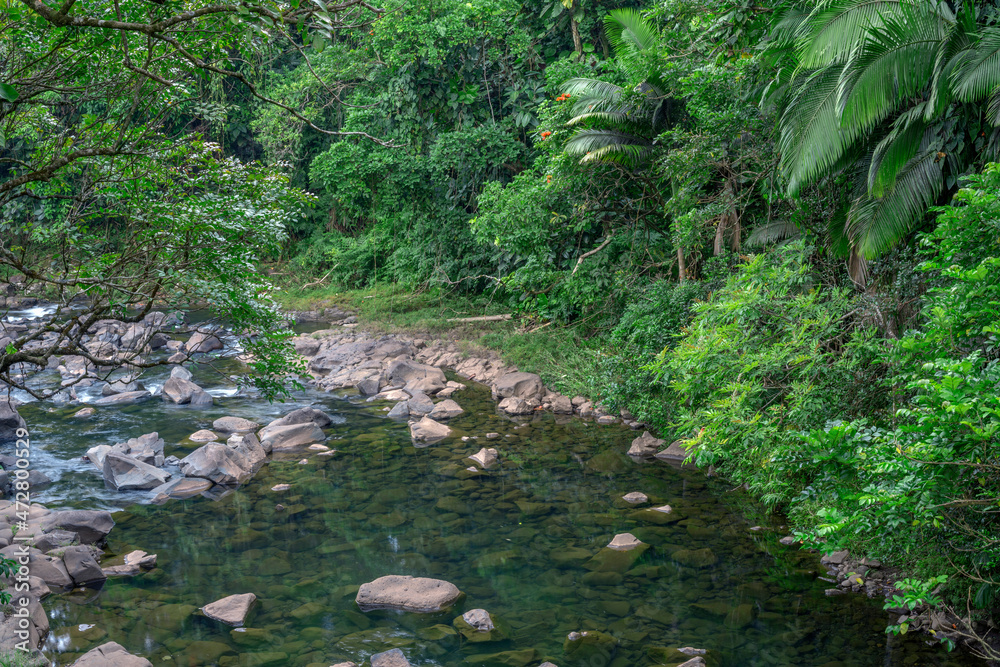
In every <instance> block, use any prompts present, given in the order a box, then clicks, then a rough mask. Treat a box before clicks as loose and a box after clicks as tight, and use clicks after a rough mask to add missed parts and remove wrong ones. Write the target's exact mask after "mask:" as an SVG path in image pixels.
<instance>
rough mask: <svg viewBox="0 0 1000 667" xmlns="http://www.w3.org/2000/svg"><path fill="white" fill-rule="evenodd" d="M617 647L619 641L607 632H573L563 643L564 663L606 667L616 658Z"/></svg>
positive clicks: (587, 666) (588, 666)
mask: <svg viewBox="0 0 1000 667" xmlns="http://www.w3.org/2000/svg"><path fill="white" fill-rule="evenodd" d="M617 646H618V640H617V639H615V638H614V637H613V636H611V635H609V634H607V633H606V632H601V631H599V630H584V631H583V632H571V633H569V635H568V636H567V637H566V641H564V642H563V652H564V653H565V654H566V658H565V660H564V662H566V663H567V664H568V665H571V666H573V665H580V666H586V667H604V666H605V665H608V664H610V663H611V661H612V659H613V658H614V657H615V649H616V648H617ZM560 667H561V666H560Z"/></svg>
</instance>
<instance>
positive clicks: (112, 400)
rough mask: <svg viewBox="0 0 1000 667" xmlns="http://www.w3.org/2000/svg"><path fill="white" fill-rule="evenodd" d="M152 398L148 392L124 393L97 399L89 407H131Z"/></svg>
mask: <svg viewBox="0 0 1000 667" xmlns="http://www.w3.org/2000/svg"><path fill="white" fill-rule="evenodd" d="M152 397H153V395H152V394H150V393H149V392H148V391H126V392H124V393H121V394H115V395H114V396H105V397H104V398H99V399H97V400H96V401H94V402H92V403H91V405H96V406H98V407H104V406H108V405H131V404H133V403H142V402H143V401H148V400H149V399H151V398H152Z"/></svg>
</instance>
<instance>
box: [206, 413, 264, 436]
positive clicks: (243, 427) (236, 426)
mask: <svg viewBox="0 0 1000 667" xmlns="http://www.w3.org/2000/svg"><path fill="white" fill-rule="evenodd" d="M212 428H213V429H214V430H216V431H219V432H220V433H252V432H253V431H256V430H258V429H259V428H260V424H258V423H257V422H252V421H250V420H249V419H243V417H219V418H218V419H216V420H215V421H214V422H212Z"/></svg>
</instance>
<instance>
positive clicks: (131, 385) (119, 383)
mask: <svg viewBox="0 0 1000 667" xmlns="http://www.w3.org/2000/svg"><path fill="white" fill-rule="evenodd" d="M145 390H146V385H144V384H143V383H141V382H137V381H132V382H126V381H124V380H114V381H113V382H109V383H107V384H106V385H104V386H103V387H102V388H101V396H114V395H115V394H124V393H125V392H128V391H145Z"/></svg>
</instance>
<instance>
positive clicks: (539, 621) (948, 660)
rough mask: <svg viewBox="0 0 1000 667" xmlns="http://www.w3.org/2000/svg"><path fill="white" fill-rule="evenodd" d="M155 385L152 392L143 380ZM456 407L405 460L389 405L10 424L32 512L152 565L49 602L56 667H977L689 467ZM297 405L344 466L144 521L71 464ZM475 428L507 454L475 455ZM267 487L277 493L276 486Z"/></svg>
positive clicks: (145, 514)
mask: <svg viewBox="0 0 1000 667" xmlns="http://www.w3.org/2000/svg"><path fill="white" fill-rule="evenodd" d="M226 363H232V362H223V364H222V367H221V370H220V371H212V370H209V369H200V370H198V371H197V377H196V379H197V380H198V381H199V383H200V384H201V385H202V386H204V387H206V388H209V389H213V390H215V391H214V392H213V393H215V394H216V395H217V396H223V395H226V394H232V393H234V389H233V385H232V383H231V382H230V381H229V378H228V376H227V373H229V372H235V367H232V368H227V367H226ZM163 375H165V374H163V373H162V371H161V374H160V375H157V374H153V375H152V376H150V377H147V378H144V380H145V381H146V382H147V385H156V384H157V382H160V383H162V380H163ZM455 399H456V400H457V401H458V402H459V403H460V404H461V405H462V406H463V407H464V408H465V409H466V412H465V414H464V415H462V416H461V417H459V418H456V419H455V420H453V423H452V426H453V427H454V429H455V432H454V435H455V437H453V438H450V439H447V440H445V441H443V442H440V443H437V444H434V445H431V446H429V447H425V448H419V449H417V448H414V447H413V446H412V445H411V443H410V438H409V432H408V429H407V426H406V424H405V423H396V422H392V421H390V420H388V419H387V418H385V416H384V412H383V408H384V407H386V406H385V405H380V404H373V403H366V402H364V401H362V400H361V399H360V398H358V397H357V396H353V397H352V396H335V395H331V394H323V393H317V392H309V393H304V394H301V395H299V396H297V397H296V400H295V401H293V402H290V403H285V404H268V403H266V402H263V401H259V400H256V399H254V398H253V397H252V396H240V395H233V396H228V397H224V398H220V399H219V400H217V404H216V406H215V407H214V408H212V409H208V410H198V409H192V408H189V407H186V406H175V405H172V404H167V403H163V402H162V401H160V400H159V399H153V400H151V401H149V402H146V403H142V404H139V405H134V406H128V407H123V408H99V409H98V413H97V415H95V416H94V417H92V418H90V419H87V420H80V419H74V418H72V417H71V416H70V415H72V413H73V412H75V411H76V410H78V409H79V407H80V406H79V405H74V406H66V407H53V406H51V404H39V403H33V404H29V405H26V406H23V407H22V410H21V411H22V414H23V415H24V417H25V418H26V419H27V420H28V422H29V424H30V426H31V429H32V442H33V450H34V459H33V465H34V466H35V467H36V468H38V469H40V470H43V471H44V472H46V473H47V474H49V475H50V476H52V477H53V478H55V479H56V481H55V483H54V484H53V485H52V486H51V487H49V488H48V489H46V490H44V491H40V492H39V499H40V500H41V501H42V502H46V503H47V504H48V505H49V506H50V507H63V506H74V507H87V508H92V507H104V508H111V509H117V508H122V511H120V512H118V513H117V514H116V515H115V518H116V521H117V522H118V525H117V526H116V527H115V529H114V531H112V533H111V536H110V543H109V551H110V552H111V553H125V552H127V551H129V550H132V549H142V550H144V551H147V552H149V553H156V554H157V555H158V567H157V569H155V570H153V571H151V572H148V573H145V574H142V575H140V576H137V577H134V578H121V579H113V580H109V581H108V582H107V583H106V584H105V585H104V586H103V588H101V589H99V590H90V589H87V590H82V591H77V592H73V593H69V594H65V595H58V596H52V597H50V598H49V599H48V600H47V601H46V603H45V605H46V608H47V610H48V613H49V616H50V619H51V626H52V632H51V634H50V636H49V639H48V642H47V644H46V646H45V650H46V651H47V652H49V654H50V655H51V656H52V658H53V659H54V660H55V661H56V663H57V664H60V665H62V664H69V663H71V662H73V660H75V659H76V658H77V657H78V656H79V655H80V654H81V653H82V652H84V651H86V650H88V649H90V648H93V647H94V646H97V645H99V644H101V643H104V642H106V641H112V640H113V641H117V642H119V643H120V644H122V645H124V646H125V648H126V649H128V650H129V651H131V652H133V653H137V654H141V655H145V656H147V657H148V658H149V659H150V660H151V661H152V662H153V664H155V665H184V666H189V665H190V666H195V665H240V666H249V665H257V666H263V665H276V666H277V665H289V666H307V665H308V666H313V667H320V666H322V667H326V666H328V665H331V664H335V663H337V662H340V661H344V660H353V661H355V662H358V663H359V664H360V663H362V662H363V661H364V660H366V659H367V658H368V657H369V656H370V655H371V654H373V653H376V652H379V651H384V650H387V649H389V648H394V647H399V648H401V649H402V650H403V651H404V653H405V654H406V655H407V657H408V659H409V660H410V662H411V663H412V664H413V665H419V666H424V665H437V666H439V667H458V666H463V667H467V666H473V665H515V666H516V665H520V664H527V666H528V667H536V666H537V665H538V664H540V663H541V662H543V661H544V660H551V661H552V662H554V663H555V664H557V665H559V667H569V666H571V665H581V666H583V665H585V666H586V667H603V666H605V665H614V666H615V667H627V666H640V667H642V666H645V665H658V664H663V663H664V662H666V661H665V660H662V659H661V656H663V655H664V653H663V652H661V651H658V648H660V649H662V648H672V647H682V646H694V647H699V648H705V649H708V650H709V651H710V657H711V658H712V659H711V661H710V664H713V665H720V666H739V665H782V666H784V665H802V666H808V665H816V666H824V667H834V666H838V667H854V666H857V667H862V666H869V665H871V666H874V665H884V666H894V665H922V666H925V665H934V666H945V665H949V666H951V665H955V666H958V665H978V664H980V663H978V662H977V661H975V660H973V659H971V658H969V657H968V656H962V655H958V654H948V653H945V652H944V651H942V650H941V649H939V648H936V647H929V646H927V645H925V643H924V642H923V641H922V640H921V638H920V637H912V636H907V637H894V638H887V636H886V635H885V632H884V630H885V625H886V622H887V615H886V614H885V612H883V611H881V605H880V603H879V602H878V601H872V600H868V599H866V598H864V597H863V596H858V595H845V596H840V597H833V598H830V597H826V596H825V595H824V593H823V591H824V589H826V588H829V587H830V586H831V584H830V583H827V582H823V581H821V580H819V579H818V576H822V575H823V574H824V571H823V569H822V568H821V566H820V565H819V562H818V558H817V556H816V555H815V554H810V553H805V552H801V551H798V550H795V549H789V548H786V547H782V546H780V545H779V544H778V543H777V539H778V538H779V537H780V536H781V535H782V533H781V532H780V531H778V530H777V528H776V527H773V529H772V527H766V530H764V531H761V532H752V531H750V530H749V528H750V526H751V525H752V524H751V523H750V522H749V521H748V519H747V518H746V516H747V513H748V512H751V513H753V512H755V511H756V510H755V508H754V507H753V506H752V505H750V504H749V502H748V501H747V500H746V498H745V497H743V496H742V495H741V494H740V493H739V492H734V491H732V489H731V488H729V487H728V486H727V485H726V484H725V483H724V482H722V481H719V480H714V479H706V478H705V477H704V476H703V475H702V474H701V473H700V472H698V471H696V470H679V469H675V468H673V467H670V466H669V465H666V464H662V463H655V464H646V465H641V464H636V463H633V462H632V461H631V460H630V459H628V457H626V456H625V455H624V452H625V451H626V450H627V448H628V443H629V441H630V440H631V438H632V437H634V433H632V432H631V431H628V430H627V429H625V428H623V427H620V426H612V427H601V426H597V425H595V424H593V423H590V422H583V421H580V420H577V419H571V418H564V417H556V416H554V415H551V414H541V415H538V416H536V417H534V418H533V419H531V420H530V421H527V422H520V423H519V422H515V421H511V420H509V419H506V418H503V417H501V416H499V415H497V414H496V410H495V406H494V404H493V403H492V401H490V400H489V393H488V391H487V390H485V389H484V388H482V387H470V388H469V389H467V390H465V391H462V392H459V393H458V394H456V396H455ZM301 405H315V406H317V407H320V408H322V409H324V410H326V411H328V412H330V413H331V414H333V415H336V416H337V417H339V419H338V421H339V422H340V423H337V424H334V425H333V426H332V427H331V428H330V429H329V430H328V433H329V435H330V442H328V443H327V444H328V445H329V446H331V447H334V448H335V449H336V450H337V453H336V454H335V455H333V456H330V457H323V456H316V455H306V454H300V455H297V456H292V457H289V458H288V459H286V460H273V461H271V462H270V463H269V464H268V465H267V466H265V467H264V468H263V470H261V472H260V473H258V475H257V476H256V477H255V478H254V479H253V480H252V481H251V482H250V483H248V484H247V485H245V486H244V487H242V488H240V489H238V490H236V491H235V492H232V493H230V494H228V495H225V496H224V497H222V498H221V499H215V500H212V499H208V498H201V497H198V498H193V499H188V500H177V501H170V502H168V503H167V504H165V505H162V506H156V505H149V504H141V503H143V502H145V501H146V499H148V494H147V493H143V492H135V493H132V494H118V493H115V492H111V491H108V490H106V489H105V488H104V485H103V482H102V480H101V477H100V475H99V473H98V471H97V470H96V469H95V468H93V467H92V466H91V465H90V464H89V463H86V462H84V461H82V460H81V459H80V456H81V455H82V454H83V453H84V452H85V451H86V450H87V448H89V447H91V446H93V445H95V444H101V443H109V444H111V443H114V442H119V441H122V440H124V439H126V438H129V437H134V436H137V435H140V434H143V433H147V432H150V431H158V432H159V433H160V435H161V436H162V437H164V438H165V440H166V441H167V443H168V444H167V452H166V453H167V454H176V455H177V456H183V455H184V454H185V453H186V452H187V451H189V450H191V449H194V448H195V447H196V446H197V445H195V444H194V443H191V442H190V441H186V436H187V435H189V434H191V433H193V432H194V431H196V430H198V429H201V428H209V427H210V425H211V422H212V420H213V419H215V418H216V417H218V416H222V415H226V414H232V415H236V416H241V417H248V418H252V419H254V420H255V421H258V422H260V423H266V422H267V421H269V420H270V419H273V418H275V417H277V416H279V415H281V414H284V413H286V412H288V411H290V410H291V409H293V408H295V407H299V406H301ZM490 431H495V432H498V433H500V434H501V435H502V436H503V437H501V438H500V439H498V440H492V441H487V440H486V439H485V434H486V433H487V432H490ZM462 435H468V436H477V437H478V438H479V439H478V440H470V441H469V442H462V441H461V440H460V436H462ZM487 445H488V446H493V447H496V448H497V449H498V450H499V452H500V457H501V461H502V463H501V465H500V466H499V467H498V468H497V469H496V470H494V471H491V472H489V473H487V474H483V475H473V474H470V473H468V472H466V471H465V468H466V466H468V465H469V463H468V462H465V461H463V459H464V457H466V456H468V455H470V454H472V453H475V452H476V451H478V450H479V448H480V447H482V446H487ZM303 457H305V458H306V463H305V464H301V463H300V462H299V461H300V460H301V459H302V458H303ZM279 483H288V484H291V485H292V489H291V490H290V491H286V492H281V493H279V492H273V491H271V490H270V488H271V487H272V486H274V485H275V484H279ZM630 491H642V492H644V493H646V494H647V495H649V496H650V499H651V501H652V503H654V504H655V505H661V504H665V503H667V504H670V505H671V506H673V507H674V508H675V510H676V512H678V514H679V515H683V516H684V517H687V518H686V519H684V520H682V521H679V522H676V523H671V524H666V525H656V524H654V523H650V522H649V521H648V520H647V519H645V518H643V517H641V516H636V515H634V514H633V513H634V512H635V510H634V508H631V507H627V506H626V505H625V504H624V503H623V502H621V500H620V497H621V496H622V495H624V494H625V493H628V492H630ZM279 503H280V504H281V505H283V506H284V509H279V508H278V507H277V506H278V504H279ZM655 505H653V506H655ZM756 521H758V522H759V521H760V519H757V520H756ZM775 521H778V519H775ZM626 531H628V532H631V533H633V534H634V535H636V536H637V537H639V538H640V539H641V540H643V541H644V542H646V543H648V544H650V545H651V548H649V550H648V551H646V552H645V553H644V554H643V555H642V556H641V557H640V558H639V559H638V560H637V561H636V562H635V563H632V564H630V565H629V566H628V567H627V568H623V569H625V571H624V572H620V573H614V572H612V573H611V575H606V576H604V577H598V578H595V577H593V576H591V577H587V576H586V575H588V573H589V572H590V570H589V569H588V567H587V566H588V561H589V559H590V558H591V557H593V556H594V555H596V554H599V553H600V552H601V549H602V548H603V547H604V546H605V545H606V544H607V543H608V541H610V540H611V538H612V537H613V536H614V535H615V534H616V533H620V532H626ZM706 548H707V549H710V550H711V551H712V553H713V554H714V556H715V557H716V558H717V563H716V564H714V565H711V566H709V567H704V568H697V567H688V566H685V565H682V564H681V563H680V562H679V561H678V559H677V558H675V554H676V553H677V552H678V551H679V550H689V551H690V550H698V549H706ZM385 574H412V575H414V576H430V577H435V578H442V579H446V580H448V581H451V582H453V583H455V584H456V585H457V586H458V587H459V588H460V589H461V590H462V591H463V592H465V594H466V598H465V599H464V601H463V602H462V603H461V604H460V605H459V606H458V607H457V608H455V609H453V610H452V611H451V612H448V613H444V614H441V615H437V616H417V615H410V614H398V613H393V612H372V613H369V614H362V613H360V612H359V611H358V609H357V607H356V605H355V603H354V595H355V592H356V590H357V586H358V585H359V584H361V583H364V582H366V581H370V580H372V579H374V578H376V577H379V576H382V575H385ZM246 592H252V593H255V594H256V595H257V596H258V598H259V599H260V600H259V603H258V605H257V609H256V611H255V613H254V615H253V616H252V617H251V620H250V622H249V624H248V628H249V629H248V630H247V631H245V632H239V631H233V630H231V629H230V628H228V627H225V626H221V625H219V624H216V623H214V622H212V621H209V620H207V619H205V618H203V617H200V616H198V615H197V614H195V613H194V612H195V610H196V609H197V608H198V607H201V606H202V605H204V604H207V603H209V602H212V601H214V600H216V599H218V598H221V597H224V596H227V595H231V594H234V593H246ZM480 607H481V608H485V609H487V610H489V611H490V612H491V613H492V614H493V615H494V616H496V617H498V618H499V619H501V620H502V621H503V622H505V623H506V627H507V630H508V633H509V638H507V639H505V640H503V641H499V642H495V643H477V644H470V643H468V642H466V641H464V640H463V641H460V637H457V636H456V635H454V634H452V633H450V632H448V631H447V630H446V629H445V628H443V627H441V626H449V627H450V625H451V622H452V619H453V618H454V617H455V616H457V615H458V614H459V613H461V612H462V611H464V610H468V609H473V608H480ZM583 630H588V631H600V632H603V633H607V634H609V635H612V636H613V637H615V638H616V640H617V644H616V645H615V646H614V647H613V650H602V651H597V652H594V653H590V654H588V655H586V656H584V657H580V656H579V654H576V655H574V656H567V655H566V654H565V652H564V649H563V642H564V639H565V637H566V635H567V634H568V633H570V632H572V631H583ZM497 653H499V654H500V656H501V657H500V658H484V657H477V656H483V655H490V654H497ZM525 661H527V662H526V663H525ZM668 664H676V662H674V663H668Z"/></svg>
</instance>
